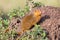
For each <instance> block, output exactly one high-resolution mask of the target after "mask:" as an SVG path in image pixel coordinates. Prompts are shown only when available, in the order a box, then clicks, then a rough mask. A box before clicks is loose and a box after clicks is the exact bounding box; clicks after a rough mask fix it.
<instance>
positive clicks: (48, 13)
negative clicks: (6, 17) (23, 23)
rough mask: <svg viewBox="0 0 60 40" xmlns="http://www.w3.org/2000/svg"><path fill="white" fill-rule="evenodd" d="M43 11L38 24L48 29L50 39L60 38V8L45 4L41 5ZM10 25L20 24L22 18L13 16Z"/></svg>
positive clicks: (59, 39) (58, 39)
mask: <svg viewBox="0 0 60 40" xmlns="http://www.w3.org/2000/svg"><path fill="white" fill-rule="evenodd" d="M39 9H40V10H41V12H42V15H41V20H40V21H39V22H38V24H40V25H41V27H42V28H43V30H44V31H46V34H47V37H48V39H49V40H60V8H57V7H51V6H43V7H39ZM9 26H18V27H19V26H20V19H19V18H13V19H12V20H11V22H10V25H9Z"/></svg>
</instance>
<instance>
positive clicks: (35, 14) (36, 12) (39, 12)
mask: <svg viewBox="0 0 60 40" xmlns="http://www.w3.org/2000/svg"><path fill="white" fill-rule="evenodd" d="M38 16H41V11H40V10H38V9H36V10H35V11H34V17H38Z"/></svg>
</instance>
